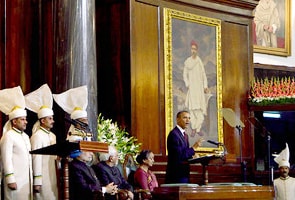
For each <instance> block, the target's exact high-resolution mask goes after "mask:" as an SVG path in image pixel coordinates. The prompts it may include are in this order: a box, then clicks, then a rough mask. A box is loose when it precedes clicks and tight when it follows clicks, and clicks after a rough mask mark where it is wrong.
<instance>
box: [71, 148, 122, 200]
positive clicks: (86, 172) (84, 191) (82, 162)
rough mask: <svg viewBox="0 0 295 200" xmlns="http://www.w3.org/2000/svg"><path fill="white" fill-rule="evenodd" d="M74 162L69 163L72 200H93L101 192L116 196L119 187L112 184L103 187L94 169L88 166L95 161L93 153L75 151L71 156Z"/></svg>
mask: <svg viewBox="0 0 295 200" xmlns="http://www.w3.org/2000/svg"><path fill="white" fill-rule="evenodd" d="M70 157H71V158H73V160H72V161H71V162H69V179H70V199H71V200H76V199H77V200H81V199H85V200H92V199H94V196H95V194H97V193H98V192H99V191H101V192H103V193H105V192H106V193H108V194H110V195H113V196H115V193H117V186H116V185H115V184H114V183H113V182H110V183H108V184H106V185H105V187H101V184H100V182H99V180H98V179H97V177H96V175H95V172H94V171H93V169H92V168H91V167H90V166H89V165H88V164H87V163H89V162H91V160H92V159H93V153H92V152H87V151H80V150H77V151H74V152H72V153H71V155H70Z"/></svg>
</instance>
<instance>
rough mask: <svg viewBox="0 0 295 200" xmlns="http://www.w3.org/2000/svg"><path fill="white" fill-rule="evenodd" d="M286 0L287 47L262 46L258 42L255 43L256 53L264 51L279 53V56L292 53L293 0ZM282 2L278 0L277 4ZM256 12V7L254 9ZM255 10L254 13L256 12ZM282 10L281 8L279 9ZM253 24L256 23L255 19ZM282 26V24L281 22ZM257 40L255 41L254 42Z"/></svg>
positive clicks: (273, 53)
mask: <svg viewBox="0 0 295 200" xmlns="http://www.w3.org/2000/svg"><path fill="white" fill-rule="evenodd" d="M283 1H285V6H284V7H285V15H284V19H285V21H284V22H285V23H284V27H285V33H284V38H285V47H284V48H274V47H264V46H260V45H257V44H253V47H254V53H264V54H272V55H278V56H290V55H291V38H290V35H291V24H290V20H291V1H290V0H283ZM278 3H281V1H277V4H278ZM254 12H255V9H254ZM254 12H253V13H254ZM279 12H280V10H279ZM253 24H254V19H253ZM281 26H282V24H281ZM255 35H256V33H255V24H254V26H253V37H255ZM254 42H255V41H253V43H254Z"/></svg>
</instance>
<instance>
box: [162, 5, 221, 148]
mask: <svg viewBox="0 0 295 200" xmlns="http://www.w3.org/2000/svg"><path fill="white" fill-rule="evenodd" d="M164 54H165V59H164V62H165V101H166V102H165V105H166V107H165V113H166V137H167V136H168V134H169V132H170V130H172V128H173V127H174V126H176V114H177V113H178V112H179V111H182V110H185V111H189V113H190V117H191V120H190V127H189V128H188V130H186V133H187V134H188V135H189V142H190V144H191V145H192V144H194V143H195V142H196V141H197V140H198V139H199V138H200V137H202V138H204V140H205V141H208V140H211V141H216V143H223V124H222V123H223V119H222V114H221V113H220V110H221V108H222V84H221V83H222V66H221V63H222V62H221V21H220V20H218V19H214V18H209V17H204V16H199V15H195V14H191V13H187V12H182V11H177V10H173V9H168V8H167V9H164ZM221 151H222V147H220V146H219V145H215V144H212V143H209V142H203V145H202V147H200V148H199V153H200V154H208V153H210V154H212V153H213V154H214V153H219V152H221Z"/></svg>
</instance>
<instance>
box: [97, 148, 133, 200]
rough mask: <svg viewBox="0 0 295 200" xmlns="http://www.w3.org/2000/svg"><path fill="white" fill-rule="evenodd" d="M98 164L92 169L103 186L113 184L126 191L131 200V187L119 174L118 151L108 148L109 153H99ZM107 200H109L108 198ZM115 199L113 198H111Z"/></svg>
mask: <svg viewBox="0 0 295 200" xmlns="http://www.w3.org/2000/svg"><path fill="white" fill-rule="evenodd" d="M99 160H100V162H99V163H98V164H96V165H93V166H92V167H93V169H94V171H95V173H96V175H97V177H98V179H99V181H100V182H101V184H102V185H103V186H105V185H108V184H110V183H114V184H115V185H117V186H118V189H124V190H127V191H128V199H130V200H132V199H133V197H134V195H133V193H132V186H131V185H130V184H129V183H128V182H127V181H126V180H125V178H124V177H123V175H122V174H121V172H120V170H119V168H118V167H117V164H118V151H117V149H116V148H115V147H113V146H109V153H101V154H100V156H99ZM108 199H111V198H110V197H109V196H108ZM113 199H115V198H113Z"/></svg>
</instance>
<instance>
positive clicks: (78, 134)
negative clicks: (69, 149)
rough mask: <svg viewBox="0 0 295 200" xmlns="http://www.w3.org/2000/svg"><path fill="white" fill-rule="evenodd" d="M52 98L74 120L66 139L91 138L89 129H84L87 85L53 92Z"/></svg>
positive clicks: (86, 124) (86, 118)
mask: <svg viewBox="0 0 295 200" xmlns="http://www.w3.org/2000/svg"><path fill="white" fill-rule="evenodd" d="M53 99H54V100H55V102H56V103H57V104H58V105H59V106H60V107H61V108H62V109H63V110H64V111H65V112H67V113H68V114H69V115H70V118H71V119H72V120H74V121H75V122H76V124H72V125H71V126H70V128H69V130H68V134H67V140H69V141H70V142H72V141H79V140H86V141H91V140H92V139H93V138H92V133H91V132H90V130H87V129H85V128H86V127H87V126H88V117H87V111H86V108H87V105H88V89H87V86H86V85H84V86H80V87H76V88H72V89H69V90H67V91H65V92H63V93H60V94H53ZM79 123H80V124H79ZM81 124H83V125H84V127H83V126H81Z"/></svg>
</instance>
